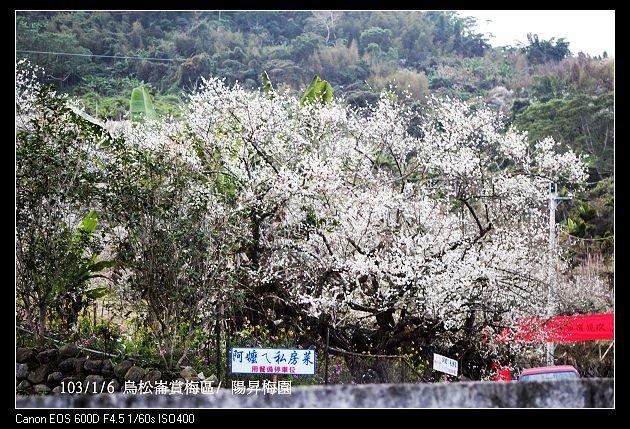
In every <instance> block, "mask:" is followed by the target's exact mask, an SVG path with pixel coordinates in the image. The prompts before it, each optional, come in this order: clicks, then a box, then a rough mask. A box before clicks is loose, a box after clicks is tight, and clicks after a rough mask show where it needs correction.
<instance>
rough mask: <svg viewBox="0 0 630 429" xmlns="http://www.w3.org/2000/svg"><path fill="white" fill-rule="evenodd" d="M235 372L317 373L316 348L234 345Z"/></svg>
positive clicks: (232, 354) (232, 352) (233, 360)
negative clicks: (266, 347)
mask: <svg viewBox="0 0 630 429" xmlns="http://www.w3.org/2000/svg"><path fill="white" fill-rule="evenodd" d="M230 361H231V364H232V373H233V374H287V375H292V374H295V375H315V350H313V349H308V350H302V349H263V348H259V347H233V348H232V349H231V350H230Z"/></svg>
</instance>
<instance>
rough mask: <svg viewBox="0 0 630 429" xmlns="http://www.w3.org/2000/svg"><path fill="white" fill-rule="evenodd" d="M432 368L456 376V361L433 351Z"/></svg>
mask: <svg viewBox="0 0 630 429" xmlns="http://www.w3.org/2000/svg"><path fill="white" fill-rule="evenodd" d="M433 369H434V370H436V371H440V372H444V373H446V374H450V375H455V376H457V361H456V360H455V359H450V358H447V357H446V356H442V355H439V354H437V353H433Z"/></svg>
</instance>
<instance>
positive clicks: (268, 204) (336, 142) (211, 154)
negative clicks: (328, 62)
mask: <svg viewBox="0 0 630 429" xmlns="http://www.w3.org/2000/svg"><path fill="white" fill-rule="evenodd" d="M190 101H191V102H190V109H189V111H188V112H187V118H188V120H187V127H188V130H189V132H190V135H191V138H192V140H193V141H194V142H195V144H197V145H198V147H199V148H200V150H201V151H202V153H204V154H205V157H206V158H207V159H211V164H212V166H211V167H208V168H210V169H212V170H215V171H221V174H223V175H225V176H226V178H229V181H230V183H231V185H232V187H233V188H232V190H233V193H232V196H233V200H232V201H231V204H232V206H233V207H234V210H235V213H237V214H238V216H239V218H240V224H241V227H242V233H241V235H240V237H241V238H242V243H241V248H242V249H243V260H244V261H246V262H245V263H244V264H243V267H244V270H243V272H242V274H243V281H242V283H243V284H244V285H247V286H246V287H247V289H248V292H249V293H251V295H250V297H251V298H252V304H253V305H255V306H257V309H258V310H259V312H260V314H261V315H264V317H274V318H278V317H281V316H283V315H296V314H304V315H307V316H310V317H311V318H312V319H311V320H318V321H320V322H321V325H330V324H331V323H332V324H334V327H335V328H336V329H335V330H334V333H333V334H332V336H333V339H332V340H331V341H333V342H334V343H336V344H337V345H339V346H344V347H351V346H352V347H354V348H356V349H360V348H362V347H365V348H367V347H368V345H369V344H372V346H373V347H375V348H376V349H377V350H378V351H385V352H392V351H394V350H395V349H396V347H397V346H398V345H399V344H400V343H401V342H402V341H405V340H408V339H410V338H415V339H419V340H421V343H424V344H431V345H432V346H433V347H434V348H437V349H444V350H451V351H453V352H454V353H458V354H459V355H460V356H461V355H462V354H465V353H466V352H467V350H468V351H470V350H477V349H478V347H476V346H475V344H476V343H479V342H480V341H481V339H482V336H483V332H484V330H483V329H484V327H486V326H506V325H507V324H509V323H510V322H512V321H514V320H515V319H516V318H518V317H523V316H545V315H546V309H547V302H546V291H547V287H548V284H549V280H550V279H549V276H550V275H551V274H550V270H549V269H548V267H549V266H550V264H551V263H552V261H553V260H555V259H556V256H557V255H550V254H549V253H548V252H546V249H547V241H548V238H547V237H548V229H547V228H548V218H547V209H546V204H547V200H546V198H547V189H548V185H549V183H550V182H559V183H564V184H567V185H568V186H580V183H581V182H582V181H583V180H584V179H585V177H586V176H585V174H586V172H585V165H584V163H583V162H582V160H581V158H580V157H578V156H576V155H575V154H574V153H572V152H571V151H564V152H561V151H559V145H558V144H557V143H556V142H554V141H553V140H552V139H551V138H547V139H544V140H542V141H540V142H538V143H537V144H536V145H535V146H534V147H530V146H529V145H528V143H527V136H526V135H525V134H523V133H521V132H518V131H516V130H515V129H513V128H511V127H506V126H505V125H504V122H503V120H502V118H501V117H500V116H499V115H497V114H496V113H495V112H493V111H491V110H490V109H489V108H487V107H485V106H483V105H481V104H479V103H469V102H463V101H457V100H449V99H446V100H438V99H433V100H432V101H431V102H430V104H429V108H428V109H427V110H426V111H425V112H423V113H421V114H419V113H417V112H415V111H414V110H413V109H412V108H411V107H409V106H408V105H406V104H405V103H402V102H399V101H397V100H396V99H395V97H394V96H393V95H392V94H385V95H383V96H382V98H381V99H380V101H379V103H378V104H377V105H375V106H374V107H372V108H366V109H360V110H355V109H351V108H348V107H344V106H343V105H342V104H341V103H339V102H333V103H331V104H329V105H320V104H316V103H313V104H308V105H306V106H303V107H300V105H299V103H298V102H297V100H296V99H293V98H291V97H290V96H288V95H286V94H274V96H273V97H270V96H269V95H268V94H265V93H261V92H249V91H246V90H244V89H242V88H240V87H238V86H235V87H233V88H228V87H227V86H225V85H224V84H223V82H222V81H220V80H217V79H210V80H207V81H205V84H204V86H203V88H202V89H201V90H200V91H199V92H197V93H196V94H193V95H192V96H191V100H190ZM418 123H419V124H420V125H419V126H415V127H414V126H413V125H414V124H416V125H417V124H418ZM564 287H566V288H571V287H572V284H571V283H570V282H568V280H567V283H566V284H565V286H564ZM333 322H334V323H333Z"/></svg>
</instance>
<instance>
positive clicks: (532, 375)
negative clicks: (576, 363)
mask: <svg viewBox="0 0 630 429" xmlns="http://www.w3.org/2000/svg"><path fill="white" fill-rule="evenodd" d="M573 378H580V373H579V372H577V369H575V367H573V366H572V365H557V366H541V367H539V368H527V369H524V370H523V372H521V375H519V376H518V379H517V380H518V381H538V380H567V379H573Z"/></svg>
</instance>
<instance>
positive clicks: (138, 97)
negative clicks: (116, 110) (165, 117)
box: [129, 86, 159, 122]
mask: <svg viewBox="0 0 630 429" xmlns="http://www.w3.org/2000/svg"><path fill="white" fill-rule="evenodd" d="M129 105H130V116H131V121H132V122H144V121H146V120H158V119H159V116H158V114H157V112H156V111H155V108H154V107H153V100H152V99H151V94H149V91H148V90H147V88H146V87H145V86H137V87H135V88H134V89H133V90H132V91H131V100H130V102H129Z"/></svg>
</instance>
